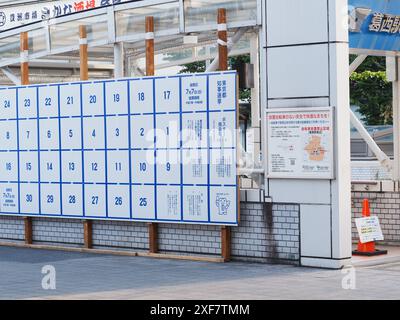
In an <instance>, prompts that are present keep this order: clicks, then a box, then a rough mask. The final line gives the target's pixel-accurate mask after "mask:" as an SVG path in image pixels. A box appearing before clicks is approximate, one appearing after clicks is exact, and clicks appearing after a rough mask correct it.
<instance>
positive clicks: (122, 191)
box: [108, 185, 131, 219]
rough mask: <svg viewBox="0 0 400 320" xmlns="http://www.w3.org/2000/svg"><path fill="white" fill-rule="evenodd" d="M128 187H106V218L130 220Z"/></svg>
mask: <svg viewBox="0 0 400 320" xmlns="http://www.w3.org/2000/svg"><path fill="white" fill-rule="evenodd" d="M130 203H131V200H130V194H129V186H113V185H112V186H108V217H110V218H123V219H129V218H130V214H131V212H130V210H131V209H130Z"/></svg>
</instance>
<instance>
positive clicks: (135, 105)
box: [129, 79, 154, 114]
mask: <svg viewBox="0 0 400 320" xmlns="http://www.w3.org/2000/svg"><path fill="white" fill-rule="evenodd" d="M129 85H130V90H129V92H130V103H131V113H133V114H145V113H153V112H154V99H153V79H145V80H132V81H130V82H129Z"/></svg>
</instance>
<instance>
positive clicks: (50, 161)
mask: <svg viewBox="0 0 400 320" xmlns="http://www.w3.org/2000/svg"><path fill="white" fill-rule="evenodd" d="M40 182H60V154H59V153H58V152H51V151H42V152H40Z"/></svg>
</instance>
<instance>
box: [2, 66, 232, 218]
mask: <svg viewBox="0 0 400 320" xmlns="http://www.w3.org/2000/svg"><path fill="white" fill-rule="evenodd" d="M236 79H237V76H236V72H217V73H204V74H195V75H179V76H173V77H144V78H133V79H118V80H105V81H87V82H74V83H61V84H49V85H31V86H20V87H9V88H2V89H0V214H2V215H22V216H46V217H67V218H81V219H104V220H107V219H110V220H130V221H153V222H154V221H156V222H176V223H194V224H196V223H198V224H217V225H237V223H238V210H239V208H238V183H237V168H236V157H237V154H236V150H237V147H236V141H237V137H236V127H237V112H238V108H237V90H236V88H237V87H236V84H237V80H236Z"/></svg>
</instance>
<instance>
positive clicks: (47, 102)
mask: <svg viewBox="0 0 400 320" xmlns="http://www.w3.org/2000/svg"><path fill="white" fill-rule="evenodd" d="M38 89H39V117H58V115H59V113H58V86H55V85H52V86H44V87H39V88H38Z"/></svg>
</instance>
